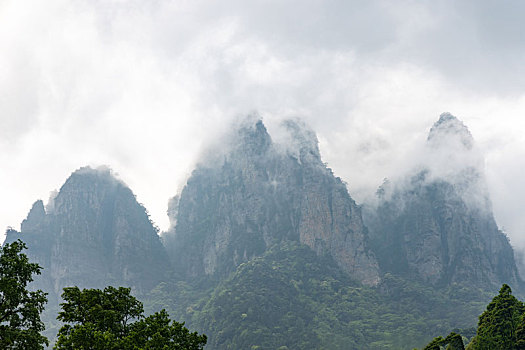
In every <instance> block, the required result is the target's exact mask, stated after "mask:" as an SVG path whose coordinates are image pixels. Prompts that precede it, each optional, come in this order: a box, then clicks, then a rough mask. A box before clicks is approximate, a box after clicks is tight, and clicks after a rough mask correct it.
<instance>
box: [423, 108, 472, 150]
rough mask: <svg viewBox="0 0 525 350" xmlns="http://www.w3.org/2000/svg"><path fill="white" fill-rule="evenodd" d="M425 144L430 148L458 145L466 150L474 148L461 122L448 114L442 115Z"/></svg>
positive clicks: (468, 132) (470, 137)
mask: <svg viewBox="0 0 525 350" xmlns="http://www.w3.org/2000/svg"><path fill="white" fill-rule="evenodd" d="M427 142H428V143H429V144H430V145H432V146H439V147H442V146H445V145H449V146H454V145H460V146H461V147H462V148H464V149H466V150H471V149H472V147H473V146H474V139H473V137H472V134H471V133H470V131H469V130H468V128H467V127H466V126H465V124H463V122H462V121H461V120H459V119H458V118H456V117H455V116H453V115H452V114H450V113H449V112H445V113H442V114H441V115H440V116H439V120H438V121H437V122H435V123H434V125H433V126H432V128H431V129H430V132H429V134H428V138H427Z"/></svg>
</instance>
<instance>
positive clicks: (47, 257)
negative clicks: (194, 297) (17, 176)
mask: <svg viewBox="0 0 525 350" xmlns="http://www.w3.org/2000/svg"><path fill="white" fill-rule="evenodd" d="M18 238H20V239H22V240H23V241H25V242H26V243H27V245H28V255H29V257H30V258H32V259H33V260H34V261H36V262H38V263H39V264H40V265H41V266H42V267H43V268H44V269H43V274H42V276H40V277H39V278H38V279H37V280H36V283H37V284H38V287H41V288H43V289H44V290H45V291H48V292H51V293H52V294H54V295H60V293H61V290H62V288H63V287H65V286H73V285H75V286H79V287H81V288H88V287H89V288H103V287H105V286H107V285H119V286H121V285H122V286H130V287H133V288H134V289H135V290H136V291H137V292H139V293H140V292H147V291H149V290H150V289H151V288H153V287H154V286H155V285H156V284H157V283H158V282H160V281H161V279H162V278H163V276H164V272H165V271H166V269H167V268H168V267H169V260H168V258H167V255H166V253H165V250H164V247H163V246H162V244H161V242H160V239H159V237H158V235H157V231H156V229H155V228H154V227H153V225H152V224H151V222H150V220H149V218H148V215H147V213H146V211H145V209H144V207H143V206H141V205H140V204H138V203H137V201H136V199H135V196H134V195H133V193H132V192H131V190H130V189H129V188H128V187H127V186H126V185H124V184H123V183H122V182H121V181H119V180H117V179H116V178H114V177H113V176H112V174H111V172H110V170H109V169H107V168H99V169H91V168H87V167H86V168H81V169H79V170H77V171H75V172H74V173H73V174H72V175H71V176H70V177H69V178H68V179H67V181H66V182H65V184H64V185H63V186H62V188H61V189H60V191H59V193H58V195H57V196H56V198H54V203H53V206H52V208H50V210H49V211H48V212H46V211H45V209H44V206H43V203H42V201H40V200H39V201H36V202H35V204H34V205H33V207H32V209H31V211H30V212H29V214H28V217H27V219H25V220H24V221H23V222H22V225H21V232H20V233H18V232H16V231H11V232H9V234H8V237H7V242H9V241H13V240H15V239H18Z"/></svg>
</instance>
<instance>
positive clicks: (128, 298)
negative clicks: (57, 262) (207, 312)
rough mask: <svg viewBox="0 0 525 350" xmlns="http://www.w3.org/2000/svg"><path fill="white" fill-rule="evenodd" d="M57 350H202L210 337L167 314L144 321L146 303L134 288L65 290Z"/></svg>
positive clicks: (161, 313) (59, 317) (59, 318)
mask: <svg viewBox="0 0 525 350" xmlns="http://www.w3.org/2000/svg"><path fill="white" fill-rule="evenodd" d="M62 298H63V299H64V302H63V303H62V304H61V307H62V311H61V312H59V314H58V320H60V321H63V322H65V323H66V324H65V325H64V326H62V328H61V329H60V331H59V332H58V340H57V343H56V345H55V349H58V350H65V349H68V350H69V349H92V350H99V349H100V350H112V349H115V350H116V349H136V350H140V349H188V350H200V349H202V348H203V347H204V345H205V344H206V336H205V335H199V334H197V333H196V332H194V333H191V332H190V331H189V330H188V329H187V328H185V327H184V323H178V322H175V321H171V320H170V319H169V316H168V313H167V312H166V311H165V310H161V311H160V312H156V313H155V314H153V315H151V316H148V317H144V309H143V306H142V303H141V302H140V301H138V300H137V299H136V298H135V297H133V296H132V295H131V289H130V288H123V287H119V288H118V289H117V288H114V287H106V288H105V289H104V290H103V291H102V290H100V289H84V290H80V289H79V288H78V287H68V288H64V293H63V294H62Z"/></svg>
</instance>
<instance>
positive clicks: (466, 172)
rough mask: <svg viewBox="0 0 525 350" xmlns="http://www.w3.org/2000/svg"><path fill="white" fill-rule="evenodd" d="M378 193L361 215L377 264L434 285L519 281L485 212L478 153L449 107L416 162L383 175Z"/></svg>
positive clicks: (486, 285) (490, 285)
mask: <svg viewBox="0 0 525 350" xmlns="http://www.w3.org/2000/svg"><path fill="white" fill-rule="evenodd" d="M378 196H379V199H378V200H379V203H378V204H377V205H376V207H375V208H374V209H371V208H369V209H368V210H365V215H364V216H365V222H366V224H367V226H368V227H369V229H370V236H371V244H372V246H373V247H374V251H375V253H376V256H377V258H378V260H379V263H380V266H381V269H382V270H383V271H386V272H393V273H397V274H400V275H405V276H411V277H416V278H419V279H422V280H424V281H426V282H430V283H431V284H434V285H449V284H450V283H462V284H468V285H474V286H478V287H483V288H492V289H494V288H496V290H497V288H499V287H500V286H501V284H502V283H508V284H510V285H513V286H519V285H520V284H521V281H520V278H519V276H518V273H517V269H516V264H515V261H514V254H513V250H512V247H511V245H510V243H509V241H508V239H507V237H506V236H505V234H504V233H503V232H501V231H500V230H499V229H498V226H497V224H496V222H495V220H494V216H493V214H492V208H491V202H490V198H489V194H488V190H487V188H486V182H485V178H484V175H483V158H482V156H481V155H480V153H479V152H478V151H477V149H476V147H475V144H474V140H473V138H472V136H471V134H470V132H469V131H468V129H467V128H466V127H465V125H464V124H463V123H462V122H461V121H459V120H458V119H457V118H455V117H454V116H452V115H451V114H449V113H444V114H442V115H441V116H440V118H439V120H438V121H437V122H436V123H435V124H434V126H433V127H432V129H431V130H430V133H429V136H428V139H427V145H426V149H425V154H424V160H422V161H421V164H420V166H419V169H417V170H415V171H414V173H413V174H412V175H410V176H408V177H406V178H402V179H398V180H397V181H395V182H392V183H390V182H388V181H386V182H385V183H384V184H383V186H381V187H380V189H379V191H378Z"/></svg>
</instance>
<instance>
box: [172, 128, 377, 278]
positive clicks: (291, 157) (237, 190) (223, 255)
mask: <svg viewBox="0 0 525 350" xmlns="http://www.w3.org/2000/svg"><path fill="white" fill-rule="evenodd" d="M282 128H283V130H284V132H285V133H286V134H287V137H285V138H284V140H283V142H281V143H279V144H278V143H276V142H273V141H272V138H271V137H270V135H269V134H268V132H267V129H266V127H265V126H264V124H263V123H262V121H260V120H257V121H253V120H250V121H249V122H246V123H245V124H244V125H242V126H241V127H240V128H239V129H238V130H236V131H235V132H234V134H233V135H232V136H231V137H230V138H229V140H228V141H227V142H226V143H225V144H223V145H221V147H220V148H217V147H216V148H215V150H216V153H215V154H214V155H213V156H212V157H211V159H206V160H205V161H203V162H201V163H200V165H199V166H198V167H197V168H196V169H195V170H194V171H193V173H192V175H191V177H190V178H189V179H188V181H187V184H186V186H185V187H184V189H183V190H182V192H181V193H180V196H179V197H178V198H177V200H176V201H178V208H177V210H174V209H173V208H172V209H171V210H170V211H171V212H172V213H175V215H176V217H172V221H173V222H175V223H176V224H175V225H174V227H173V228H172V229H171V230H170V231H169V232H167V233H165V234H164V239H165V242H166V245H167V248H168V251H169V253H170V256H171V257H172V260H173V264H174V266H175V268H176V269H178V271H179V272H180V273H181V274H182V275H184V276H186V277H191V276H193V277H195V276H206V275H208V276H213V275H224V274H227V273H229V272H231V271H233V270H234V269H235V268H236V267H237V266H238V265H239V264H241V263H242V262H245V261H248V260H250V259H252V258H253V257H254V256H259V255H261V254H262V253H263V252H264V251H265V250H266V249H267V248H268V247H270V246H272V245H273V244H276V243H279V242H282V241H284V240H292V241H300V242H301V243H303V244H306V245H308V246H309V247H310V248H311V249H313V250H314V251H315V252H316V253H317V254H318V255H329V256H331V257H333V259H334V260H335V261H336V262H337V264H338V265H339V266H340V267H341V268H342V269H343V270H344V271H346V272H347V273H348V274H349V275H350V276H352V277H354V278H355V279H357V280H359V281H361V282H363V283H365V284H368V285H375V284H377V283H378V280H379V277H378V276H379V274H378V265H377V262H376V259H375V257H374V255H373V254H372V253H371V251H370V250H369V249H368V246H367V232H366V228H365V227H364V225H363V222H362V218H361V211H360V208H359V207H358V206H357V205H356V203H355V202H354V200H353V199H352V198H351V197H350V195H349V194H348V191H347V189H346V186H345V184H344V183H343V182H342V181H341V179H339V178H337V177H335V176H334V175H333V173H332V171H331V170H330V169H329V168H327V167H326V166H325V164H323V162H322V161H321V156H320V154H319V149H318V145H317V144H318V142H317V137H316V136H315V133H314V132H312V131H311V130H310V129H308V128H307V127H306V126H305V125H304V124H302V123H300V122H295V121H287V122H285V123H283V125H282ZM223 150H225V151H223Z"/></svg>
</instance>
